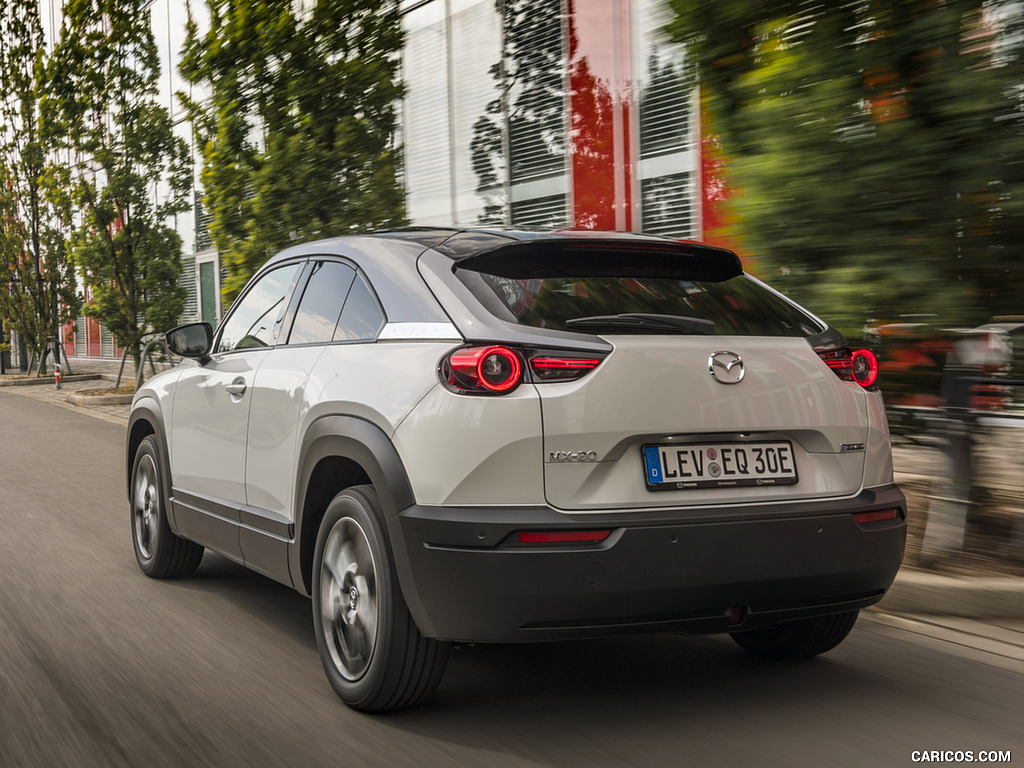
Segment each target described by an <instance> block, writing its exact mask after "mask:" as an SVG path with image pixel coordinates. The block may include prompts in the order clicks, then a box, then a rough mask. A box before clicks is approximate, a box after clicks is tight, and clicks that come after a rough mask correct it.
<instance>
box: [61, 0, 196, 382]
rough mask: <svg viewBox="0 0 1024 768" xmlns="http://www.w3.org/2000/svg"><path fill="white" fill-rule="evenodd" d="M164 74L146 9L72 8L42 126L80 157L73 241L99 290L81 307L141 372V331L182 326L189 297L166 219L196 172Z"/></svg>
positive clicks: (84, 4)
mask: <svg viewBox="0 0 1024 768" xmlns="http://www.w3.org/2000/svg"><path fill="white" fill-rule="evenodd" d="M159 76H160V69H159V58H158V55H157V49H156V45H155V43H154V40H153V33H152V30H151V28H150V22H149V14H148V13H142V12H140V11H139V9H138V7H136V5H135V4H132V3H124V2H121V1H120V0H70V2H68V3H66V4H65V6H64V21H63V26H62V29H61V34H60V42H59V43H58V44H57V46H56V48H55V50H54V52H53V56H52V57H51V59H50V61H49V63H48V66H47V68H46V93H47V96H46V99H45V100H44V101H43V117H44V128H45V131H46V135H47V137H48V138H49V140H50V141H51V142H52V144H53V145H54V146H61V147H66V148H67V149H68V150H70V151H72V152H73V153H74V155H75V156H76V157H79V158H82V159H83V162H82V163H81V165H79V166H78V167H77V169H76V170H77V173H76V174H75V175H74V178H73V179H72V178H69V179H68V180H67V181H68V184H69V186H71V187H72V188H73V190H74V194H75V203H76V205H77V206H79V208H80V210H81V211H82V214H81V220H80V221H79V222H78V226H77V228H76V229H75V231H74V233H73V235H72V237H71V239H70V244H71V247H72V249H73V258H74V260H75V262H76V264H77V265H78V266H79V267H81V269H82V272H83V274H84V276H85V282H86V284H87V285H88V286H89V288H90V290H91V293H92V297H91V301H90V303H89V304H88V305H87V306H86V307H85V312H86V314H88V315H91V316H93V317H96V318H97V319H99V320H100V321H101V322H102V323H104V325H106V326H107V328H108V329H109V330H110V331H111V332H112V333H113V334H114V336H115V337H116V338H117V341H118V343H119V344H121V345H123V346H126V347H128V348H130V349H131V350H132V353H133V356H134V358H135V362H136V365H138V362H139V354H140V351H141V339H142V337H143V335H145V333H147V332H148V331H150V330H157V331H162V330H165V329H166V328H169V327H171V326H173V325H175V324H176V323H177V322H178V319H179V317H180V315H181V312H182V310H183V308H184V304H185V297H186V293H185V291H184V289H182V288H181V287H179V286H178V277H179V275H180V273H181V241H180V238H179V237H178V235H177V234H176V233H175V231H174V229H173V227H172V226H171V225H170V223H169V221H170V217H172V216H173V215H174V214H175V213H179V212H182V211H185V210H187V209H188V205H189V201H188V191H189V188H190V185H191V170H190V166H189V161H188V154H187V147H186V146H185V144H184V142H183V141H181V139H179V138H177V137H175V136H174V134H173V132H172V129H171V120H170V117H169V115H168V113H167V110H166V109H165V108H164V107H162V106H160V105H159V104H158V103H157V97H158V85H157V83H158V78H159ZM154 189H159V190H161V192H160V196H159V197H160V199H159V200H157V201H154V194H153V191H154Z"/></svg>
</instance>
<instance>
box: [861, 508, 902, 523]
mask: <svg viewBox="0 0 1024 768" xmlns="http://www.w3.org/2000/svg"><path fill="white" fill-rule="evenodd" d="M899 514H900V511H899V509H880V510H877V511H875V512H854V513H853V521H854V522H855V523H857V525H865V524H867V523H887V522H889V521H890V520H895V519H896V518H897V517H899Z"/></svg>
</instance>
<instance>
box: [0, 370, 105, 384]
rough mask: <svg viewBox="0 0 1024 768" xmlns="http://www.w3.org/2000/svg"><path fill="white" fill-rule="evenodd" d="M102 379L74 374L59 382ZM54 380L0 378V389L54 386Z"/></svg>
mask: <svg viewBox="0 0 1024 768" xmlns="http://www.w3.org/2000/svg"><path fill="white" fill-rule="evenodd" d="M101 378H103V377H102V376H101V375H100V374H98V373H75V374H71V375H70V376H62V377H61V381H62V382H64V383H67V382H69V381H92V380H93V379H101ZM54 383H55V379H54V378H53V376H42V377H40V378H36V377H35V376H24V377H19V378H16V379H15V378H11V379H3V378H0V387H31V386H34V385H37V384H51V385H52V384H54Z"/></svg>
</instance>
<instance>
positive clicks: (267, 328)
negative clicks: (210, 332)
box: [217, 264, 302, 352]
mask: <svg viewBox="0 0 1024 768" xmlns="http://www.w3.org/2000/svg"><path fill="white" fill-rule="evenodd" d="M301 266H302V265H301V264H289V265H288V266H286V267H280V268H279V269H275V270H273V271H272V272H268V273H267V274H265V275H264V276H263V277H261V278H260V279H259V282H257V283H256V284H255V285H254V286H253V287H252V288H250V289H249V291H248V292H247V293H246V294H245V295H244V296H243V297H242V298H241V299H239V300H238V302H237V303H236V304H235V306H234V307H233V308H232V311H231V315H230V316H229V317H228V319H227V321H226V322H225V323H224V330H223V331H221V334H220V342H219V343H218V344H217V351H218V352H231V351H232V350H235V349H252V348H255V347H269V346H271V345H272V344H274V342H275V339H274V334H275V333H276V331H277V324H278V323H279V322H280V321H281V318H282V317H283V316H284V310H285V306H286V305H285V297H286V296H287V295H288V289H289V288H290V287H291V284H292V281H293V280H294V279H295V276H296V275H297V274H298V271H299V267H301Z"/></svg>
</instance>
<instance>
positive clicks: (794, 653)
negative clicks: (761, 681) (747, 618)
mask: <svg viewBox="0 0 1024 768" xmlns="http://www.w3.org/2000/svg"><path fill="white" fill-rule="evenodd" d="M858 613H859V611H847V612H846V613H834V614H831V615H829V616H815V617H813V618H810V619H798V620H796V621H790V622H787V623H785V624H779V625H777V626H774V627H763V628H762V629H752V630H747V631H745V632H733V633H732V639H733V640H735V641H736V643H737V644H738V645H739V646H740V647H741V648H743V649H744V650H745V651H749V652H750V653H752V654H754V655H755V656H760V657H762V658H765V659H772V660H774V661H797V660H799V659H809V658H811V657H812V656H817V655H818V654H819V653H825V652H826V651H831V650H832V649H833V648H835V647H836V646H837V645H839V644H840V643H841V642H843V640H844V639H846V636H847V635H848V634H850V630H851V629H853V625H854V624H855V623H856V621H857V614H858Z"/></svg>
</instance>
